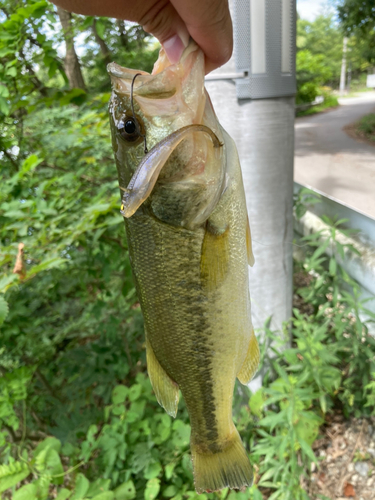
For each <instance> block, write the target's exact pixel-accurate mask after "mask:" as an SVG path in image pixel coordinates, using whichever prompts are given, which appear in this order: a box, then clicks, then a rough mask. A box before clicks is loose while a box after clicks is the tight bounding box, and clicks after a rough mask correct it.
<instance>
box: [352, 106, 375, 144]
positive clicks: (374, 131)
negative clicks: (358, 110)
mask: <svg viewBox="0 0 375 500" xmlns="http://www.w3.org/2000/svg"><path fill="white" fill-rule="evenodd" d="M356 131H357V132H358V134H359V135H362V136H364V137H365V138H366V139H367V140H369V141H372V142H374V144H375V113H370V114H369V115H365V116H362V118H361V119H360V120H359V121H358V122H357V123H356Z"/></svg>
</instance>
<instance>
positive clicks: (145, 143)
mask: <svg viewBox="0 0 375 500" xmlns="http://www.w3.org/2000/svg"><path fill="white" fill-rule="evenodd" d="M137 76H142V74H141V73H136V74H135V75H134V77H133V80H132V83H131V87H130V106H131V109H132V113H133V120H134V124H135V128H136V129H137V134H138V135H140V136H141V137H143V140H144V152H145V154H147V153H148V149H147V141H146V134H142V132H141V127H140V126H139V123H138V120H137V118H136V117H135V113H134V103H133V87H134V81H135V79H136V78H137Z"/></svg>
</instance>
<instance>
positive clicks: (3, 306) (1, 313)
mask: <svg viewBox="0 0 375 500" xmlns="http://www.w3.org/2000/svg"><path fill="white" fill-rule="evenodd" d="M8 313H9V306H8V302H7V301H6V300H5V299H4V297H3V296H2V295H0V326H1V325H2V324H3V323H4V321H5V319H6V317H7V316H8Z"/></svg>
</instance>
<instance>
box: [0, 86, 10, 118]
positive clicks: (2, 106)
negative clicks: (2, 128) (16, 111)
mask: <svg viewBox="0 0 375 500" xmlns="http://www.w3.org/2000/svg"><path fill="white" fill-rule="evenodd" d="M0 87H1V86H0ZM0 112H1V113H3V115H5V116H8V115H9V105H8V103H7V101H6V100H5V99H4V97H2V96H0Z"/></svg>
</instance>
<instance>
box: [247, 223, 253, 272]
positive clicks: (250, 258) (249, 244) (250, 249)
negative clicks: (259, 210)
mask: <svg viewBox="0 0 375 500" xmlns="http://www.w3.org/2000/svg"><path fill="white" fill-rule="evenodd" d="M246 250H247V262H248V264H249V266H250V267H253V265H254V262H255V260H254V254H253V245H252V242H251V232H250V224H249V216H247V224H246Z"/></svg>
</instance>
